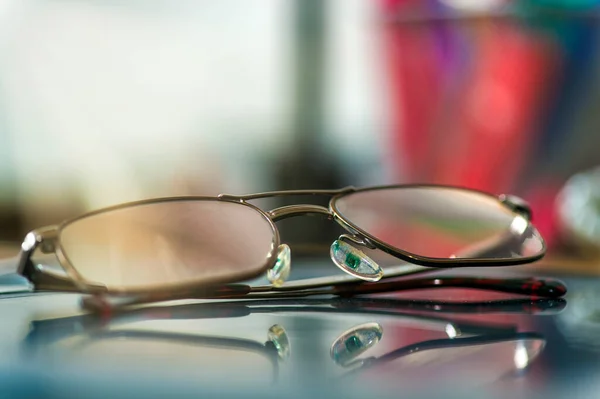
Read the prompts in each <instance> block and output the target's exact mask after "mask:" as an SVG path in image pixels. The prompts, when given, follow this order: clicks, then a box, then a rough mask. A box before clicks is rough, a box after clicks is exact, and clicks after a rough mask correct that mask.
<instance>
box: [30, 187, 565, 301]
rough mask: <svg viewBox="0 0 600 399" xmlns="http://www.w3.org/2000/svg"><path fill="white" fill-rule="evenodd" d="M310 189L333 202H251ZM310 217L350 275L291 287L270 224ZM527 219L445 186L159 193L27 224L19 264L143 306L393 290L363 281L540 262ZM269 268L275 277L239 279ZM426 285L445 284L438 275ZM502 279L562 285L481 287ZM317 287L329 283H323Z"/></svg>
mask: <svg viewBox="0 0 600 399" xmlns="http://www.w3.org/2000/svg"><path fill="white" fill-rule="evenodd" d="M315 195H319V196H325V197H327V198H329V206H328V207H324V206H320V205H312V204H298V205H288V206H282V207H278V208H275V209H271V210H269V211H265V210H263V209H260V208H258V207H257V206H255V205H254V204H252V201H253V200H258V199H263V198H270V197H282V196H315ZM310 214H318V215H324V216H326V217H328V218H330V219H333V220H334V221H335V222H337V223H338V224H339V225H341V226H342V228H343V229H345V231H346V232H345V234H342V235H341V236H340V237H339V238H338V239H336V240H334V242H333V243H332V245H331V248H330V256H331V259H332V260H333V262H334V264H335V265H337V267H339V268H340V269H341V270H343V271H344V272H345V273H347V274H348V276H332V277H322V278H312V279H305V280H301V281H290V282H287V283H286V279H287V278H288V277H289V273H290V267H291V266H290V265H291V251H290V248H289V246H288V245H287V244H285V243H282V242H281V241H280V237H279V233H278V230H277V227H276V226H275V222H277V221H279V220H282V219H285V218H290V217H294V216H300V215H310ZM530 217H531V211H530V209H529V207H528V206H527V204H526V203H525V202H523V201H522V200H520V199H518V198H516V197H513V196H506V195H501V196H499V197H494V196H492V195H489V194H486V193H482V192H478V191H473V190H468V189H462V188H456V187H447V186H423V185H418V186H414V185H405V186H379V187H370V188H362V189H355V188H352V187H349V188H344V189H340V190H297V191H277V192H269V193H261V194H251V195H242V196H235V195H224V194H222V195H219V196H218V197H171V198H160V199H151V200H144V201H139V202H132V203H127V204H122V205H118V206H114V207H110V208H106V209H101V210H98V211H94V212H91V213H88V214H85V215H83V216H80V217H77V218H75V219H71V220H68V221H66V222H63V223H62V224H60V225H58V226H50V227H46V228H42V229H38V230H34V231H32V232H30V233H29V234H27V236H26V237H25V240H24V241H23V244H22V246H21V249H22V250H21V253H20V257H19V261H18V272H19V273H21V274H22V275H23V276H25V277H27V278H28V279H29V280H30V281H31V282H32V283H33V285H34V287H35V289H37V290H55V291H56V290H58V291H78V292H83V293H89V294H96V296H98V295H102V297H112V298H121V299H123V298H129V300H131V298H135V300H136V301H138V302H139V301H155V300H165V299H175V298H179V297H187V296H190V295H193V296H195V297H209V298H215V297H218V298H236V297H265V296H266V297H269V296H270V297H273V296H290V295H309V294H321V293H333V294H352V292H354V291H355V290H356V292H360V293H368V292H371V291H373V292H377V291H378V289H377V288H376V287H377V286H380V287H387V288H386V289H388V290H389V289H394V287H393V285H394V283H391V284H392V286H390V285H388V286H384V285H376V284H365V282H376V281H378V280H381V279H389V278H392V277H399V276H407V275H411V274H419V273H426V272H428V271H432V270H437V269H439V268H456V267H465V266H507V265H517V264H524V263H529V262H533V261H535V260H538V259H540V258H542V256H543V255H544V253H545V245H544V241H543V239H542V237H541V236H540V234H539V233H538V231H537V230H536V229H535V227H534V226H533V225H532V224H531V222H530ZM38 249H39V250H41V252H42V253H45V254H55V255H56V258H57V259H58V262H59V263H60V266H61V267H62V269H63V270H60V269H56V268H52V267H49V266H44V265H40V264H34V262H32V254H33V253H34V251H36V250H38ZM369 251H371V252H373V251H374V252H377V251H383V252H384V253H387V254H389V255H392V256H393V257H395V258H397V259H399V260H401V261H403V262H402V263H403V264H401V265H396V266H392V267H386V268H385V270H384V269H383V268H382V267H381V266H380V265H379V264H378V263H377V262H375V261H374V260H373V259H372V257H370V256H367V254H366V253H365V252H369ZM407 263H408V264H407ZM265 273H266V274H267V276H268V279H269V281H270V282H271V285H263V286H252V287H251V286H249V285H245V284H236V283H239V282H242V281H246V280H249V279H253V278H256V277H259V276H261V275H264V274H265ZM427 281H429V283H427ZM453 281H454V284H457V283H458V284H459V286H465V284H466V286H469V285H473V284H475V283H476V282H477V283H478V284H482V283H483V284H484V283H485V281H484V280H482V279H471V280H469V279H465V280H453ZM461 281H462V283H461ZM489 281H490V280H488V283H489ZM492 282H493V280H492ZM496 282H497V281H496ZM421 283H422V285H423V284H425V286H440V285H442V286H445V285H448V281H446V284H444V283H443V281H442V280H440V279H435V281H433V280H421ZM379 284H381V283H379ZM402 284H404V285H406V284H407V283H406V282H403V283H402ZM461 284H462V285H461ZM450 286H452V284H450ZM506 286H508V287H509V288H508V290H509V292H515V290H516V292H519V293H525V294H528V295H539V296H561V295H563V294H564V292H565V288H564V286H563V285H562V284H561V283H559V282H554V281H538V280H522V279H517V280H513V281H512V282H509V284H508V285H507V284H504V283H501V284H495V287H494V284H491V285H490V284H488V288H490V287H491V289H500V290H506ZM511 286H512V290H511V288H510V287H511ZM324 287H328V290H329V291H327V290H325V291H323V288H324ZM343 287H345V288H343ZM503 287H504V288H503ZM484 288H485V284H484ZM370 290H371V291H370ZM381 290H382V288H380V289H379V291H381Z"/></svg>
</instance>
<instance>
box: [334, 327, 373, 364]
mask: <svg viewBox="0 0 600 399" xmlns="http://www.w3.org/2000/svg"><path fill="white" fill-rule="evenodd" d="M382 336H383V328H382V327H381V325H380V324H379V323H365V324H361V325H358V326H355V327H353V328H351V329H350V330H347V331H344V332H343V333H342V335H340V336H339V337H338V338H337V339H336V340H335V341H333V344H331V349H330V350H329V355H330V357H331V359H332V360H333V361H334V362H335V364H338V365H340V366H342V367H352V366H356V365H360V364H362V363H363V361H364V359H363V360H360V359H358V357H359V356H360V355H362V354H363V353H365V352H366V351H367V350H369V349H370V348H372V347H374V346H375V345H377V344H378V343H379V341H380V340H381V337H382Z"/></svg>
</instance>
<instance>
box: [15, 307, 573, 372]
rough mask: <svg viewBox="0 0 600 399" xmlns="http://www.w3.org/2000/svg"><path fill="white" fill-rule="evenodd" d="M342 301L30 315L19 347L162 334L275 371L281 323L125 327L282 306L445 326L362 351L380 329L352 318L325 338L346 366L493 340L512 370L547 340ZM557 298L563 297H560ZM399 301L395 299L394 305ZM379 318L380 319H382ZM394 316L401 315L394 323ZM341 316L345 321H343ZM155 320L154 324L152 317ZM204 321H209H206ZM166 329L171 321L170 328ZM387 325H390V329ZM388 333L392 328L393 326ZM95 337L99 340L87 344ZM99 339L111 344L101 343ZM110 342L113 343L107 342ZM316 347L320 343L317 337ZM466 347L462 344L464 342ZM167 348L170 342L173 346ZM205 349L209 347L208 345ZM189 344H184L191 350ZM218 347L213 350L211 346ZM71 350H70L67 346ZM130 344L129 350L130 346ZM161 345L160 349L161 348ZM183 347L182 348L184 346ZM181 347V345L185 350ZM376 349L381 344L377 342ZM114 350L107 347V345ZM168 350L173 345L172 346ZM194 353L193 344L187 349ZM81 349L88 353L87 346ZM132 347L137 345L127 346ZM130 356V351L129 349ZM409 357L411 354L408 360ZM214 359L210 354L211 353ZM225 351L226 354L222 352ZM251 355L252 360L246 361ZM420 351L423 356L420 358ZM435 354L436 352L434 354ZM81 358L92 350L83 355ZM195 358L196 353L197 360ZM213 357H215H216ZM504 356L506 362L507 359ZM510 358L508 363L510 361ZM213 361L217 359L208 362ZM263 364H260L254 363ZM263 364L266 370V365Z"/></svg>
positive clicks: (482, 351) (159, 338)
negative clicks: (202, 329)
mask: <svg viewBox="0 0 600 399" xmlns="http://www.w3.org/2000/svg"><path fill="white" fill-rule="evenodd" d="M538 301H539V302H549V303H551V302H556V301H554V300H549V301H548V300H538ZM341 302H342V301H339V300H281V301H243V302H240V301H237V302H229V303H224V302H218V303H212V304H191V305H177V306H161V307H158V308H142V309H136V310H132V311H128V312H124V313H120V314H118V315H116V316H115V317H114V318H112V319H110V320H103V321H101V320H99V319H98V318H97V317H92V316H91V315H82V316H75V317H67V318H59V319H50V320H41V321H36V322H33V323H32V328H31V329H30V332H29V334H28V336H27V339H26V340H25V341H24V342H23V350H25V351H26V352H25V354H26V355H27V356H28V358H30V357H31V356H32V355H33V354H34V352H33V351H38V350H40V349H42V350H43V348H45V347H47V346H48V345H49V344H54V343H58V342H62V341H65V340H67V341H68V342H69V343H71V344H73V343H76V344H77V345H76V346H75V347H73V346H70V349H71V350H72V349H75V350H82V349H84V348H86V349H88V348H91V347H96V346H97V345H99V348H98V349H99V350H102V352H101V353H104V354H105V353H106V352H104V351H105V350H108V349H110V350H111V351H114V350H122V348H121V346H120V345H121V344H120V342H122V341H120V338H126V339H127V340H126V341H125V344H126V345H127V347H128V348H131V345H134V346H133V347H134V348H135V347H136V346H135V343H138V344H140V345H144V342H146V343H148V342H150V343H152V346H151V347H150V346H149V345H146V346H143V347H142V349H149V348H155V347H157V344H158V343H159V342H162V343H165V344H178V345H193V347H195V348H197V349H198V350H200V349H201V348H210V350H212V351H213V352H210V353H211V354H212V355H216V353H218V354H220V355H222V356H223V357H224V361H225V362H227V361H232V362H234V364H236V362H239V361H240V360H241V359H243V358H248V362H243V363H244V364H252V366H251V367H256V365H258V364H260V361H259V360H260V359H258V360H257V358H256V356H253V354H259V355H261V357H264V358H265V359H266V360H268V361H269V362H270V363H271V364H272V368H273V371H274V374H271V373H262V374H265V375H267V376H268V375H274V376H275V378H276V377H277V374H278V369H279V362H278V359H287V358H288V357H289V358H293V357H294V355H293V353H292V354H291V355H290V343H289V338H288V336H287V333H286V332H285V330H284V329H283V327H282V326H280V325H274V326H273V327H271V329H270V330H269V332H268V334H267V341H266V343H262V342H257V341H253V340H249V339H246V338H241V337H237V335H238V334H239V331H238V330H229V329H227V331H228V332H227V333H226V335H230V334H234V335H235V337H233V336H232V337H225V336H220V335H199V334H195V333H194V334H189V333H182V332H175V331H161V330H156V329H155V328H156V327H154V328H153V329H152V330H143V329H141V328H140V327H141V325H137V326H135V324H134V325H133V326H135V327H133V328H132V327H130V326H129V325H130V324H131V323H132V322H133V323H135V322H139V321H152V320H158V319H169V320H174V319H180V320H194V319H214V318H227V319H228V318H231V317H243V316H248V315H250V314H267V315H276V314H277V313H280V312H283V313H286V314H289V313H290V312H291V313H297V312H300V313H311V314H319V313H327V314H332V313H335V314H350V315H356V314H361V315H371V317H376V316H384V317H385V320H388V318H390V317H391V318H390V319H389V321H394V323H392V325H393V326H398V328H401V327H400V326H408V327H409V328H427V329H428V330H429V329H432V330H440V331H445V333H446V334H447V336H448V337H450V339H434V340H431V339H429V340H425V341H422V342H419V343H417V344H411V345H408V346H403V347H401V348H398V349H393V350H392V351H391V352H390V351H389V344H388V345H384V347H385V348H386V352H384V353H383V354H381V355H379V356H377V357H372V356H371V357H365V356H363V355H365V354H368V353H373V351H372V348H373V347H375V346H376V345H377V344H378V343H379V342H380V341H381V339H382V336H383V333H384V332H383V329H382V327H381V325H380V324H379V323H377V322H370V323H364V324H361V325H357V326H354V327H353V328H351V329H348V330H346V331H345V332H343V333H341V334H340V335H338V336H337V338H336V339H335V340H333V341H332V344H331V346H330V353H329V356H330V358H331V360H332V361H333V362H334V363H335V364H337V365H338V366H341V367H343V368H346V369H348V368H352V369H353V370H354V372H356V370H367V369H371V368H373V367H376V366H378V365H380V364H384V363H389V362H392V361H393V362H397V361H398V360H402V361H404V360H406V361H407V362H408V364H409V365H410V364H412V367H411V368H422V367H423V366H426V367H430V366H431V363H435V362H439V363H444V362H446V361H447V359H448V357H450V356H451V357H453V358H454V359H456V360H460V359H461V358H463V357H465V356H466V357H468V356H472V355H474V354H475V353H476V356H477V357H478V358H479V359H481V358H485V359H495V363H498V362H499V361H500V360H502V361H503V362H504V359H497V355H498V352H499V350H498V348H500V349H501V350H500V352H503V353H504V354H506V352H508V351H509V350H511V351H512V352H513V354H512V358H511V359H508V360H510V362H508V363H507V364H506V365H504V366H503V367H504V369H509V368H511V367H512V369H514V370H519V369H522V368H525V367H526V366H527V365H528V364H529V363H530V362H531V361H533V359H535V358H536V357H537V355H538V354H539V352H540V351H541V350H542V349H543V346H544V342H545V340H544V339H543V337H542V336H540V335H538V334H535V333H519V332H518V331H517V327H516V326H515V325H513V324H507V323H502V324H501V323H492V322H489V321H487V322H482V321H467V320H455V319H453V318H451V317H440V316H437V315H436V316H432V315H427V314H424V313H426V312H421V313H420V314H412V313H405V309H404V307H403V306H402V303H404V301H401V300H400V301H396V300H391V301H390V300H385V299H370V300H366V301H365V300H360V299H355V300H346V301H344V302H346V304H344V306H342V307H338V304H340V305H341ZM557 303H562V304H563V306H564V301H562V300H558V302H557ZM364 304H369V305H370V308H364V307H363V305H364ZM396 305H399V306H396ZM438 305H439V308H436V309H437V310H436V312H442V310H441V308H443V306H444V304H443V303H439V304H438ZM497 306H499V308H497V309H494V310H493V311H501V312H502V313H504V312H505V311H511V310H515V309H514V306H509V305H506V304H505V303H504V302H498V303H497ZM548 306H549V305H543V304H542V305H540V306H539V307H540V308H546V307H548ZM380 321H382V322H383V320H380ZM395 322H400V324H396V323H395ZM342 324H343V323H342ZM151 325H154V326H156V325H155V324H151ZM205 326H206V325H205ZM169 330H171V329H169ZM388 333H389V332H388ZM73 336H79V337H81V339H79V340H75V341H74V340H71V339H69V338H71V337H73ZM391 336H392V337H394V336H395V334H393V333H392V334H391ZM92 344H96V345H92ZM104 345H109V347H106V346H104ZM112 345H116V347H115V346H112ZM315 347H320V345H317V344H316V345H315ZM465 348H466V350H465ZM170 349H171V348H169V350H170ZM207 350H208V349H207ZM189 351H190V350H188V352H189ZM214 351H218V352H214ZM69 352H71V351H69ZM130 352H131V351H128V352H127V354H130ZM159 352H164V351H163V350H159ZM184 352H185V351H184ZM184 352H182V353H184ZM379 352H380V353H381V350H379ZM423 352H427V353H428V354H427V355H426V357H427V359H428V360H427V363H429V364H424V362H423V355H422V353H423ZM488 352H491V353H488ZM111 353H112V352H111ZM169 353H170V352H169ZM192 353H193V351H192ZM84 354H85V353H84ZM131 354H133V355H135V352H134V353H131ZM199 355H200V356H195V355H192V356H190V357H192V358H194V359H197V358H199V357H200V358H203V357H206V356H205V354H199ZM134 357H135V356H134ZM408 358H411V359H413V360H412V361H409V360H408ZM211 359H213V357H211ZM227 359H229V360H227ZM250 359H252V363H250ZM417 359H420V360H419V361H417ZM436 359H438V360H436ZM86 361H88V362H89V358H88V357H87V356H86ZM194 361H196V360H194ZM213 361H214V359H213ZM504 363H506V362H504ZM509 363H510V364H509ZM232 365H233V364H232ZM213 366H214V365H213ZM259 368H260V367H259ZM223 369H224V370H225V369H228V368H227V365H226V364H223ZM263 371H265V370H263Z"/></svg>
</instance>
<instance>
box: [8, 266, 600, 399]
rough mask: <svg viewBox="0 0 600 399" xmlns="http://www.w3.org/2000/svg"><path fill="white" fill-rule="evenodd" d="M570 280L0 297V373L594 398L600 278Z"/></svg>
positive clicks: (150, 389)
mask: <svg viewBox="0 0 600 399" xmlns="http://www.w3.org/2000/svg"><path fill="white" fill-rule="evenodd" d="M328 267H331V266H330V265H329V264H328V263H326V262H323V263H322V264H319V267H318V269H319V270H320V269H321V268H328ZM311 268H312V265H311V264H297V265H295V270H297V271H298V272H299V273H309V272H311ZM315 270H316V269H315ZM480 272H482V271H480V270H477V269H473V270H470V273H474V274H479V273H480ZM567 284H568V286H569V294H568V295H567V299H566V300H563V299H549V300H541V299H535V298H527V297H523V296H515V295H513V294H491V293H485V292H478V291H473V290H469V289H451V290H449V289H436V290H435V291H432V290H428V291H422V292H421V291H414V292H406V293H404V294H393V295H389V294H388V295H386V296H385V297H381V296H380V297H357V298H335V297H333V298H330V297H323V298H316V299H280V300H252V301H237V302H236V301H212V302H210V301H180V302H171V303H161V304H154V305H151V306H147V307H143V308H139V309H135V310H131V311H128V312H123V313H117V314H113V315H104V316H103V317H98V316H93V315H85V314H81V310H80V309H79V300H80V298H81V297H80V296H79V295H59V294H42V293H39V294H35V295H27V296H14V297H4V298H3V299H2V301H0V314H1V315H2V316H3V320H4V327H3V329H2V332H1V333H0V334H2V340H0V345H1V347H0V350H2V353H3V356H2V357H1V358H0V382H2V383H3V387H4V389H5V391H4V392H10V393H11V394H13V396H9V397H17V398H21V397H23V398H24V397H36V398H38V397H41V398H59V397H60V398H63V397H91V398H96V397H97V398H100V397H104V398H105V397H117V398H131V397H152V398H154V397H157V398H158V397H166V395H168V396H169V397H175V398H179V397H181V398H188V397H189V398H197V397H225V398H227V397H236V398H238V397H239V398H254V397H260V398H275V397H278V398H281V397H286V398H288V397H291V398H296V397H307V398H308V397H331V398H365V397H369V398H397V397H399V393H401V395H400V397H402V398H430V397H431V398H438V397H444V398H448V397H449V398H455V397H456V398H458V397H460V398H469V399H470V398H477V399H485V398H505V397H510V398H538V397H540V398H542V397H543V398H548V397H550V398H554V397H558V398H562V397H565V398H569V399H573V398H589V397H593V396H590V392H592V393H593V392H596V391H591V389H592V388H594V389H597V386H595V387H594V386H593V385H592V384H593V382H594V381H597V379H598V377H599V376H600V361H599V360H600V350H598V348H599V347H600V345H598V344H597V341H598V337H597V332H598V330H599V328H598V325H600V323H599V322H598V318H597V314H598V305H597V301H596V300H595V298H596V295H595V292H596V287H597V286H598V281H596V280H594V279H588V280H587V281H582V282H579V281H576V280H567ZM419 298H424V299H419ZM574 387H578V391H576V390H575V388H574ZM580 393H581V394H580ZM75 394H77V395H75ZM74 395H75V396H74Z"/></svg>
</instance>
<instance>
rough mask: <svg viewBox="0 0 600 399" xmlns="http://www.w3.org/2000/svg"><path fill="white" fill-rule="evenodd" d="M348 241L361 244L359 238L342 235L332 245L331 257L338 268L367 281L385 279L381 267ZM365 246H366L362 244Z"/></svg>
mask: <svg viewBox="0 0 600 399" xmlns="http://www.w3.org/2000/svg"><path fill="white" fill-rule="evenodd" d="M346 240H348V241H351V242H352V243H355V244H356V245H361V244H359V243H360V242H361V240H360V239H359V238H358V237H349V236H347V235H341V236H340V238H338V239H337V240H335V241H334V242H333V244H331V249H330V251H329V255H330V256H331V260H332V261H333V263H335V265H336V266H337V267H339V268H340V269H342V270H343V271H344V272H346V273H348V274H350V275H351V276H354V277H357V278H359V279H361V280H365V281H379V280H381V277H383V270H382V269H381V267H380V266H379V265H378V264H377V263H376V262H375V261H374V260H373V259H371V258H369V257H368V256H367V255H365V253H364V252H362V251H361V250H359V249H357V248H356V247H354V246H353V245H350V244H349V243H347V242H346ZM362 245H364V244H362Z"/></svg>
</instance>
